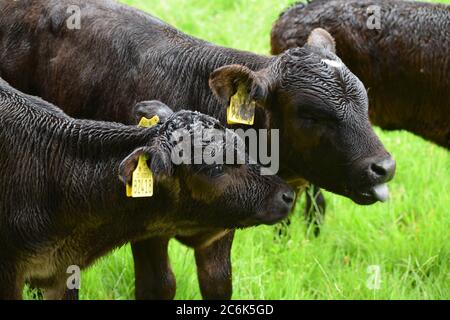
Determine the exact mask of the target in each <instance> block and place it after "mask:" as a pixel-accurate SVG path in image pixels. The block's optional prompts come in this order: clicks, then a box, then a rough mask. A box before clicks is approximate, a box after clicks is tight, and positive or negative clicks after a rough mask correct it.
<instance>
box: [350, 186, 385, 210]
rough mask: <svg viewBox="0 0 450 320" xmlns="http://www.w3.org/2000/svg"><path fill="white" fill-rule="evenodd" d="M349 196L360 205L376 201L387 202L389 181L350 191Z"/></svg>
mask: <svg viewBox="0 0 450 320" xmlns="http://www.w3.org/2000/svg"><path fill="white" fill-rule="evenodd" d="M348 196H349V198H350V199H352V200H353V201H354V202H356V203H357V204H360V205H371V204H374V203H376V202H378V201H379V202H386V201H387V200H388V199H389V188H388V185H387V183H380V184H377V185H374V186H371V187H367V188H360V189H358V190H353V191H351V192H350V193H349V195H348Z"/></svg>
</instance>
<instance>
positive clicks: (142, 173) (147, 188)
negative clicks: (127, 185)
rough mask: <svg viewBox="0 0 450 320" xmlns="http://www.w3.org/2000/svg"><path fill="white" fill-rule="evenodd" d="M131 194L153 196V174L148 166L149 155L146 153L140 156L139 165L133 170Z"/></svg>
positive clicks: (137, 196)
mask: <svg viewBox="0 0 450 320" xmlns="http://www.w3.org/2000/svg"><path fill="white" fill-rule="evenodd" d="M131 196H132V197H133V198H143V197H151V196H153V174H152V171H151V170H150V168H149V167H148V166H147V157H146V156H145V155H141V156H139V160H138V165H137V167H136V169H135V170H134V172H133V182H132V185H131Z"/></svg>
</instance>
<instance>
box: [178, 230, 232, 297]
mask: <svg viewBox="0 0 450 320" xmlns="http://www.w3.org/2000/svg"><path fill="white" fill-rule="evenodd" d="M198 237H200V239H204V235H202V236H198ZM198 237H189V238H179V240H180V241H181V242H183V243H185V244H187V245H190V246H192V244H194V243H196V242H197V241H196V240H197V238H198ZM233 238H234V231H230V232H228V233H226V234H225V235H224V236H222V237H221V238H219V239H217V240H215V241H214V242H212V243H209V244H208V245H207V246H202V245H197V246H195V247H194V249H195V261H196V263H197V274H198V280H199V284H200V291H201V293H202V296H203V298H204V299H207V300H229V299H231V295H232V293H233V284H232V277H231V246H232V244H233ZM199 243H200V242H198V244H199Z"/></svg>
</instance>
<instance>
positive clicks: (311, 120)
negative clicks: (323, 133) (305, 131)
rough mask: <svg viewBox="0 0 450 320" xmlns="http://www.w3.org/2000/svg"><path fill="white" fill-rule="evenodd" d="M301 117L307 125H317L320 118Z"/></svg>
mask: <svg viewBox="0 0 450 320" xmlns="http://www.w3.org/2000/svg"><path fill="white" fill-rule="evenodd" d="M299 118H300V120H301V122H302V123H303V124H304V125H307V126H312V125H315V124H317V122H318V120H317V119H316V118H313V117H311V116H300V117H299Z"/></svg>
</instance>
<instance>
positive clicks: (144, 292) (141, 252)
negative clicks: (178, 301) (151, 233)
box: [131, 237, 176, 300]
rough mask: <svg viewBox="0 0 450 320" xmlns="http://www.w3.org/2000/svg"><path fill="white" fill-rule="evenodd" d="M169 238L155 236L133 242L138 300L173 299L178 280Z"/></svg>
mask: <svg viewBox="0 0 450 320" xmlns="http://www.w3.org/2000/svg"><path fill="white" fill-rule="evenodd" d="M168 245H169V238H163V237H154V238H149V239H146V240H143V241H138V242H134V243H132V244H131V250H132V252H133V258H134V272H135V294H136V299H138V300H149V299H159V300H162V299H166V300H168V299H173V298H174V297H175V291H176V282H175V276H174V275H173V272H172V269H171V267H170V261H169V256H168V252H167V251H168Z"/></svg>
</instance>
